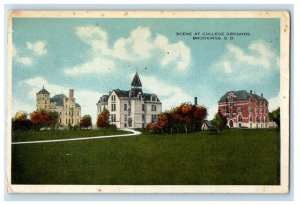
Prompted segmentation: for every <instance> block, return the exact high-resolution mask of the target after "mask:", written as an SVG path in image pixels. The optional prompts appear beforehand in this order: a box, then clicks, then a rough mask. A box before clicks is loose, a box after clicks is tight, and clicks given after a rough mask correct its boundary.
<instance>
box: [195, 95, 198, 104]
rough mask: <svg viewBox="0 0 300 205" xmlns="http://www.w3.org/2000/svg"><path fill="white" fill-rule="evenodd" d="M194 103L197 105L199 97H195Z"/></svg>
mask: <svg viewBox="0 0 300 205" xmlns="http://www.w3.org/2000/svg"><path fill="white" fill-rule="evenodd" d="M194 104H195V105H197V104H198V103H197V97H195V98H194Z"/></svg>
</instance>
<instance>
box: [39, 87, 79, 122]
mask: <svg viewBox="0 0 300 205" xmlns="http://www.w3.org/2000/svg"><path fill="white" fill-rule="evenodd" d="M36 108H37V110H41V109H43V110H47V111H56V112H57V113H58V114H59V124H60V125H61V126H68V125H72V126H74V125H77V124H79V123H80V118H81V107H80V105H79V104H78V103H76V100H75V98H74V90H73V89H70V90H69V97H66V96H65V95H64V94H58V95H55V96H53V97H52V98H51V97H50V93H49V92H48V91H47V90H46V89H45V88H44V87H43V88H42V89H41V90H40V91H39V92H37V93H36Z"/></svg>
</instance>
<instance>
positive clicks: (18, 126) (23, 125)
mask: <svg viewBox="0 0 300 205" xmlns="http://www.w3.org/2000/svg"><path fill="white" fill-rule="evenodd" d="M32 126H33V124H32V122H31V120H30V119H28V115H27V113H25V112H17V113H16V115H15V117H14V118H13V119H12V129H13V130H31V129H32Z"/></svg>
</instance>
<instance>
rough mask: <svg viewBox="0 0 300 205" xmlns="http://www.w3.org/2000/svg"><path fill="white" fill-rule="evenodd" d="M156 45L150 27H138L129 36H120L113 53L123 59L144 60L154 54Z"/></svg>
mask: <svg viewBox="0 0 300 205" xmlns="http://www.w3.org/2000/svg"><path fill="white" fill-rule="evenodd" d="M153 48H154V46H153V43H152V40H151V31H150V29H149V28H145V27H137V28H136V29H134V30H133V31H132V32H131V33H130V36H129V37H128V38H119V39H118V40H117V41H116V42H115V43H114V48H113V51H112V53H113V55H114V57H115V58H118V59H121V60H128V61H134V60H143V59H148V58H150V57H151V56H152V54H151V51H152V50H153Z"/></svg>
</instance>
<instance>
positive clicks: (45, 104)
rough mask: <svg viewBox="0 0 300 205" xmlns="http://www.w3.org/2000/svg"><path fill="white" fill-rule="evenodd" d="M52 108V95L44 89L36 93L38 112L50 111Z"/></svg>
mask: <svg viewBox="0 0 300 205" xmlns="http://www.w3.org/2000/svg"><path fill="white" fill-rule="evenodd" d="M49 108H50V93H49V92H48V91H47V90H46V89H45V88H44V86H43V88H42V89H41V90H40V91H39V92H37V93H36V109H37V110H41V109H44V110H49Z"/></svg>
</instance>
